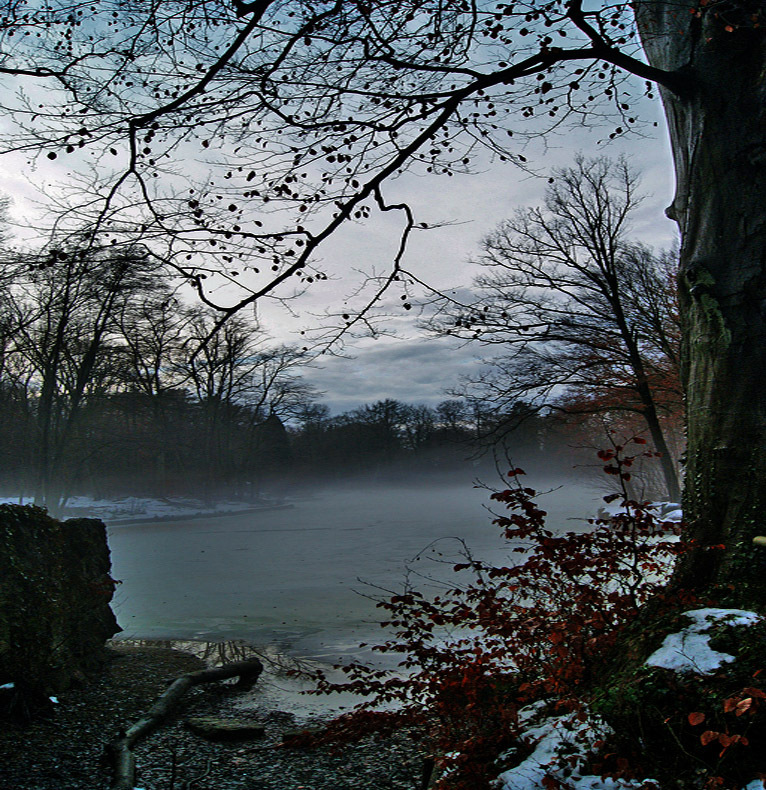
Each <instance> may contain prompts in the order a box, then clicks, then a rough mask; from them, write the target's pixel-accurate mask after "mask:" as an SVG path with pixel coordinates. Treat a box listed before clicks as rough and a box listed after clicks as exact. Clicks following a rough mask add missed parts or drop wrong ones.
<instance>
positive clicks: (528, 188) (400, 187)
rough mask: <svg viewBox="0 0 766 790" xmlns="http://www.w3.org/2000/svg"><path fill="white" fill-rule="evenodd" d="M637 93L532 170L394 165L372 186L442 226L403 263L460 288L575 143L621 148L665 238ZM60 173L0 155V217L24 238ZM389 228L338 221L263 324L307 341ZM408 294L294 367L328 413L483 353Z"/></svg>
mask: <svg viewBox="0 0 766 790" xmlns="http://www.w3.org/2000/svg"><path fill="white" fill-rule="evenodd" d="M643 102H644V107H643V113H642V115H643V118H644V120H645V121H646V122H647V123H646V125H645V127H644V129H643V135H644V136H638V135H636V136H634V137H625V138H618V140H617V141H614V142H608V143H604V141H603V139H602V138H603V137H605V136H606V135H605V134H603V133H602V132H601V131H600V130H591V131H588V130H585V129H581V130H574V131H569V132H567V133H566V134H565V135H560V136H558V137H553V138H550V137H549V138H547V139H546V140H544V141H543V140H542V139H541V140H539V141H538V144H535V142H534V141H532V142H531V143H530V144H529V146H528V149H527V150H525V151H524V153H525V154H526V156H527V158H528V160H529V163H530V165H531V166H532V167H533V168H534V169H536V171H537V172H538V173H539V176H537V177H536V176H533V175H529V174H528V173H525V172H523V171H521V170H519V169H517V168H515V167H514V166H513V165H510V164H507V163H500V162H494V163H492V162H484V163H481V162H478V163H476V165H475V171H476V172H474V173H473V174H471V175H456V176H453V177H451V178H448V177H446V176H415V175H413V174H405V175H404V176H402V177H400V178H399V179H397V180H395V181H392V182H390V183H389V184H388V185H386V186H385V188H384V195H385V197H386V199H387V200H388V201H389V202H398V201H401V200H406V201H407V202H408V203H409V204H410V206H411V207H412V208H413V209H414V211H415V215H416V219H417V221H418V222H426V223H428V224H429V225H431V226H433V225H439V224H441V225H442V226H441V227H436V228H432V229H429V230H426V231H418V232H417V233H414V234H413V236H412V238H411V240H410V243H409V245H408V249H407V253H406V257H405V260H404V265H405V268H407V269H409V270H411V271H413V272H415V273H416V274H417V276H418V277H420V278H421V279H422V280H424V281H426V282H428V283H429V284H430V285H432V286H433V287H435V288H438V289H441V290H444V289H453V288H466V287H468V286H470V283H471V280H472V278H473V276H474V275H475V273H476V268H475V267H474V266H472V264H471V261H470V259H471V257H472V256H475V255H476V253H477V251H478V249H479V244H480V241H481V239H482V238H483V237H484V236H485V235H486V234H487V233H488V232H489V231H491V230H492V229H493V228H494V227H495V226H496V225H497V224H498V223H499V222H500V221H501V220H502V219H504V218H505V217H507V216H509V215H510V214H511V213H512V212H513V211H514V210H515V209H517V208H519V207H522V206H531V205H537V204H539V203H540V202H541V200H542V196H543V193H544V190H545V186H546V176H547V175H548V173H549V171H550V170H551V169H552V168H554V167H562V166H563V167H566V166H568V165H570V164H571V163H572V161H573V157H574V155H575V153H577V152H582V153H583V154H585V155H586V156H598V155H602V154H603V155H607V156H612V157H616V156H618V155H620V154H622V153H624V154H627V155H628V156H629V157H630V159H631V162H632V164H633V166H634V167H635V168H636V169H638V170H639V171H640V172H641V173H642V188H643V191H644V192H645V193H646V194H647V199H646V201H645V202H644V204H643V205H642V206H641V208H640V209H639V211H638V212H637V213H636V216H635V222H634V235H635V238H636V239H640V240H641V241H643V242H645V243H648V244H651V245H653V246H655V247H668V246H670V245H671V244H672V243H673V240H674V238H675V226H674V224H673V223H671V222H670V221H669V220H667V219H666V218H665V216H664V213H663V210H664V207H665V206H667V205H668V204H669V203H670V201H671V199H672V190H673V177H672V165H671V160H670V154H669V150H668V145H667V141H666V131H665V128H664V122H663V121H662V117H661V108H660V107H659V104H658V103H650V102H649V101H648V100H646V99H644V100H643ZM652 122H656V123H657V127H653V126H652ZM66 177H67V173H66V171H65V170H64V169H59V167H58V163H56V165H49V164H45V165H42V166H40V167H38V168H37V169H31V168H30V166H29V165H28V164H27V163H26V161H25V159H24V158H23V157H21V156H18V155H6V156H5V157H3V159H2V160H0V191H2V192H4V193H5V194H7V195H9V196H10V197H11V199H12V206H11V216H12V219H13V220H14V221H15V223H16V225H17V231H18V233H19V235H20V237H21V238H30V236H34V231H33V229H31V228H30V223H31V224H34V219H33V218H34V217H37V216H39V215H40V206H41V205H44V204H45V202H46V196H47V195H50V194H53V193H54V191H55V189H56V187H55V183H56V182H57V181H59V182H60V181H62V180H65V179H66ZM400 227H401V226H400V217H397V216H395V215H394V213H389V214H385V215H378V216H375V215H373V216H372V218H371V219H370V221H368V222H366V223H365V224H351V225H348V226H347V227H346V228H344V229H342V230H341V231H340V232H339V233H337V234H336V235H335V236H334V237H333V238H332V239H331V240H330V241H329V242H328V243H326V244H325V245H324V246H323V247H322V248H321V250H320V264H322V265H324V266H326V269H327V271H328V272H330V273H331V275H330V279H329V280H328V281H327V282H324V283H318V284H315V286H313V287H312V289H311V291H309V292H308V293H306V294H304V295H302V296H301V297H300V299H297V300H295V301H294V302H293V303H292V305H291V306H292V308H293V309H294V310H295V312H296V313H297V314H296V315H290V313H289V312H285V310H284V309H282V308H281V307H280V306H278V305H275V304H271V303H268V302H263V303H261V304H259V306H258V314H259V316H260V319H261V321H262V323H263V325H264V326H265V328H266V329H267V330H268V331H269V332H270V334H271V335H272V336H273V337H274V338H275V339H276V340H278V341H280V342H287V343H290V344H296V345H300V346H303V345H306V344H308V345H309V346H312V342H313V340H314V339H315V338H316V336H317V334H318V333H317V327H321V326H323V325H326V323H327V322H326V320H325V319H324V318H323V314H324V313H325V312H327V311H328V309H329V310H330V311H333V312H336V313H339V312H343V311H345V310H349V311H350V312H353V310H354V307H358V306H359V305H360V304H361V303H360V302H359V301H358V300H357V301H355V300H354V299H349V298H348V297H349V288H350V285H349V282H350V281H351V280H350V279H349V277H346V276H344V272H350V271H355V270H363V271H366V272H369V271H371V270H372V271H378V272H381V273H384V272H386V271H387V269H388V267H389V266H390V262H391V259H392V257H393V255H394V253H395V250H396V246H397V244H398V231H399V230H400ZM418 296H419V294H418V293H417V292H413V293H412V294H411V298H410V300H409V301H411V302H412V304H413V309H412V310H410V311H404V310H403V309H402V302H401V301H400V292H397V293H392V294H391V295H390V298H387V300H386V301H385V302H384V304H383V305H382V307H381V309H380V311H379V312H380V313H381V314H382V316H383V318H382V319H381V321H380V323H379V324H378V326H379V328H381V329H384V330H385V332H386V334H384V335H383V336H381V337H379V338H377V339H372V338H357V339H354V338H347V340H346V344H345V347H344V348H343V353H342V355H338V354H325V355H323V356H322V357H321V358H319V360H318V361H317V363H316V365H315V366H314V367H312V368H311V369H309V370H307V371H306V373H305V378H306V379H307V380H308V381H309V382H310V383H312V384H313V385H314V386H315V387H316V388H317V389H318V390H320V391H321V392H322V393H323V395H322V398H321V399H322V400H323V401H324V402H325V403H327V404H328V406H330V408H331V410H332V412H333V413H339V412H342V411H346V410H348V409H352V408H355V407H357V406H359V405H361V404H364V403H370V402H372V401H375V400H379V399H383V398H396V399H398V400H401V401H405V402H408V403H418V404H420V403H423V404H428V405H435V404H436V403H438V402H439V401H441V400H444V399H445V398H447V397H449V396H448V395H447V394H446V391H447V390H448V389H449V388H450V387H454V386H455V385H456V384H458V382H459V379H460V377H461V376H465V375H468V376H470V375H471V373H472V372H473V371H475V370H476V369H477V367H478V365H479V364H480V363H479V359H480V357H481V356H482V355H483V354H485V353H486V350H485V349H484V348H482V347H481V346H480V345H478V344H468V345H458V344H457V343H456V341H454V340H451V339H444V338H431V337H425V336H424V335H423V333H422V332H421V331H420V330H419V329H418V327H417V317H418Z"/></svg>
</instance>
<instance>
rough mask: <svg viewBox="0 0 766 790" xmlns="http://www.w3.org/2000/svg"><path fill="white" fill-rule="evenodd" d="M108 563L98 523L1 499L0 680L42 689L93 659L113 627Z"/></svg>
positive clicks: (83, 670) (82, 670) (52, 688)
mask: <svg viewBox="0 0 766 790" xmlns="http://www.w3.org/2000/svg"><path fill="white" fill-rule="evenodd" d="M110 569H111V563H110V559H109V548H108V546H107V540H106V527H105V526H104V523H103V522H101V521H98V520H97V519H85V518H80V519H70V520H69V521H65V522H63V523H62V522H60V521H57V520H56V519H53V518H51V517H50V516H48V514H47V513H46V511H44V510H42V509H40V508H37V507H33V506H19V505H0V686H3V685H5V686H6V687H7V688H13V689H16V690H17V691H20V690H24V691H25V692H27V693H28V694H31V695H33V696H34V695H49V694H52V693H55V692H56V691H60V690H61V689H63V688H66V687H67V686H68V685H70V684H71V683H72V682H73V681H77V680H80V679H82V677H83V676H84V675H85V674H87V673H88V672H89V671H90V670H92V669H94V668H95V667H96V666H97V665H98V664H99V662H100V661H101V660H102V658H103V656H104V654H105V651H104V642H105V641H106V640H107V639H109V638H110V637H111V636H113V635H114V634H115V633H117V632H118V631H119V630H120V627H119V626H118V625H117V622H116V620H115V618H114V614H113V613H112V610H111V608H110V607H109V602H110V601H111V599H112V595H113V593H114V585H115V582H114V580H113V579H112V578H111V576H110V575H109V572H110ZM11 684H12V685H11Z"/></svg>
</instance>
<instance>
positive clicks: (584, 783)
mask: <svg viewBox="0 0 766 790" xmlns="http://www.w3.org/2000/svg"><path fill="white" fill-rule="evenodd" d="M542 707H543V706H542V705H541V704H540V703H535V704H534V705H530V706H529V707H528V708H524V709H522V710H521V711H519V719H520V720H521V721H522V722H525V721H527V722H529V723H530V725H531V726H530V727H529V728H528V729H527V730H526V732H525V733H524V740H526V741H527V742H531V743H532V744H534V751H533V752H532V753H531V754H530V755H529V756H528V757H526V758H525V759H524V760H523V761H522V762H521V763H519V765H517V766H516V767H515V768H511V769H510V770H508V771H505V772H503V773H502V774H500V776H499V777H498V778H497V785H496V786H497V790H540V788H541V787H545V784H544V782H543V779H544V778H545V777H546V776H548V777H550V778H552V779H556V780H558V781H559V782H561V783H562V784H563V785H564V786H565V787H567V788H572V790H628V788H634V789H636V790H637V788H650V787H658V786H657V785H656V783H654V782H653V780H650V779H647V780H643V781H637V780H634V779H610V778H609V777H605V778H602V777H600V776H592V775H590V774H583V773H582V762H583V759H584V758H585V756H586V755H587V754H588V753H590V752H593V751H594V749H595V748H596V744H597V742H598V741H601V740H603V739H604V738H605V737H606V736H607V735H609V733H610V732H611V729H610V728H609V726H608V725H607V724H606V723H605V722H603V721H602V720H601V719H599V718H598V717H595V716H588V717H587V718H586V719H585V720H584V721H579V720H578V718H577V716H576V714H574V713H569V714H566V715H564V716H551V717H548V718H545V719H543V720H542V721H541V722H540V723H539V724H536V725H533V722H534V720H535V719H536V718H537V717H538V715H539V713H540V710H541V708H542Z"/></svg>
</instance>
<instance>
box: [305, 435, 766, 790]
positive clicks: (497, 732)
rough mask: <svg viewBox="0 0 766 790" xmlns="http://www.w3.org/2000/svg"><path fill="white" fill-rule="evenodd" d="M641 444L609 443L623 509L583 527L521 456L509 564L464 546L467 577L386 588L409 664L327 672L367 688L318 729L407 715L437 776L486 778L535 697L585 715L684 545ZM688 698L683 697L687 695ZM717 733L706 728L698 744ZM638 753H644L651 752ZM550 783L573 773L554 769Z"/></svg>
mask: <svg viewBox="0 0 766 790" xmlns="http://www.w3.org/2000/svg"><path fill="white" fill-rule="evenodd" d="M644 444H645V440H644V439H642V438H641V437H632V438H631V439H629V440H628V441H627V442H624V443H622V444H621V445H620V444H615V445H614V446H613V447H612V448H611V449H609V450H606V451H601V452H600V453H599V459H600V461H601V462H602V464H603V466H604V471H605V472H606V473H607V474H609V475H611V476H613V477H614V478H615V479H616V480H617V481H618V482H619V483H620V486H621V488H622V494H614V495H610V496H607V497H604V499H605V500H606V501H607V502H614V501H617V502H618V504H619V509H618V511H617V512H616V513H615V514H614V515H612V516H610V517H608V518H603V519H594V520H592V521H591V523H590V528H588V529H586V530H584V531H582V532H567V533H565V534H557V533H555V532H553V531H552V530H550V529H548V528H547V527H546V512H545V511H544V510H543V509H541V508H540V507H539V505H538V504H537V502H536V497H537V492H536V491H535V490H534V489H532V488H530V487H528V486H526V485H525V484H524V483H523V482H522V481H523V475H524V472H523V471H522V470H521V469H513V470H511V471H510V472H509V473H508V476H507V479H508V487H507V488H505V489H504V490H502V491H497V492H495V493H493V494H492V499H493V500H494V502H495V503H497V504H499V505H502V506H504V508H505V511H506V512H505V513H503V514H502V515H499V516H498V517H497V518H496V519H495V520H494V524H495V525H497V527H499V529H500V530H502V533H503V535H504V537H505V539H506V540H507V545H508V561H507V564H505V565H493V564H490V563H487V562H484V561H481V560H478V559H475V558H473V557H471V556H467V557H466V559H465V562H461V563H459V564H456V565H455V567H454V570H455V571H456V574H457V576H456V579H460V580H461V581H460V582H458V581H456V583H455V584H454V585H453V586H451V587H450V588H449V589H447V590H446V591H443V592H441V593H440V594H437V595H432V596H426V595H425V594H424V593H422V592H420V591H418V590H417V589H414V588H412V587H411V586H407V587H406V588H405V589H404V590H403V591H402V592H400V593H398V594H395V595H392V596H391V597H390V598H387V599H385V600H381V601H380V602H379V603H378V606H379V607H380V608H381V609H383V610H384V611H385V612H386V614H387V619H386V621H385V623H384V624H383V625H384V626H385V628H386V629H387V630H388V631H389V633H391V637H390V638H389V639H388V640H387V641H385V642H384V643H383V644H380V645H378V646H376V647H375V648H373V649H374V650H376V651H378V652H380V653H386V654H393V655H395V656H398V657H399V668H400V671H399V672H397V673H396V674H391V673H388V672H386V671H383V670H377V669H374V668H370V667H367V666H365V665H362V664H359V663H355V664H349V665H346V666H343V667H340V668H341V669H342V670H343V671H344V673H345V675H346V678H347V679H346V680H345V681H344V682H341V683H337V682H330V681H329V680H328V679H327V677H326V676H324V675H323V674H322V673H318V674H317V691H316V693H332V692H336V691H351V692H355V693H356V694H359V695H361V696H363V697H364V700H363V701H362V702H361V703H360V704H359V705H357V706H356V708H355V709H354V710H352V711H351V712H348V713H346V714H343V715H341V716H339V717H338V718H336V719H335V720H333V721H332V722H331V723H330V724H329V725H328V727H327V729H326V730H325V732H324V733H323V734H322V735H321V736H313V738H314V740H315V741H316V740H317V738H319V739H320V740H322V741H323V742H328V741H344V742H347V741H350V740H354V739H357V738H360V737H363V736H364V735H367V734H370V733H372V732H375V733H379V734H386V733H388V732H391V731H394V730H399V729H401V728H407V729H408V731H410V732H412V733H417V734H418V736H417V737H421V738H422V739H423V740H424V743H423V749H424V753H428V754H431V755H432V756H433V759H434V760H435V762H436V765H437V769H438V770H437V774H436V776H438V777H439V778H438V779H437V780H436V781H435V782H434V784H433V785H432V787H434V788H436V790H447V788H449V790H479V788H482V787H488V786H489V785H490V782H491V781H492V780H493V779H494V778H495V777H497V775H498V773H499V770H498V764H497V762H496V760H497V758H498V756H500V755H501V754H502V753H503V752H507V751H509V750H511V749H512V750H513V752H514V755H515V758H516V759H517V761H518V759H521V758H523V756H524V755H525V754H526V753H529V751H530V750H531V747H532V745H533V744H530V743H528V742H527V741H526V740H525V737H524V730H525V726H524V723H523V722H520V720H519V712H520V711H521V710H522V709H523V708H525V706H529V705H530V704H531V703H541V704H542V703H543V702H544V703H545V705H546V706H547V710H548V711H549V712H550V713H551V714H564V713H571V714H573V715H574V716H576V717H580V718H581V719H583V720H584V719H585V718H586V716H587V715H588V714H587V710H588V704H589V703H590V701H591V700H592V697H593V693H594V689H597V688H598V687H599V683H600V681H603V673H604V672H605V670H606V667H607V663H608V661H610V660H612V659H613V656H614V652H615V647H616V646H618V647H619V640H620V639H621V637H622V636H624V635H625V633H626V629H628V628H629V627H630V625H631V624H632V623H633V622H634V621H635V620H636V618H637V617H638V615H639V610H640V609H641V607H642V605H643V604H644V603H646V602H647V601H648V600H650V599H652V601H653V606H656V607H658V608H657V611H662V610H663V600H664V585H665V583H666V581H667V579H668V576H669V573H670V570H671V568H672V565H673V560H674V558H675V557H676V555H677V554H678V553H679V552H680V551H682V548H681V546H682V544H681V543H680V541H679V539H678V536H677V533H678V529H679V527H678V525H677V524H675V523H669V522H663V521H661V520H660V519H659V518H658V516H657V515H656V511H655V509H654V507H653V506H652V505H651V504H650V503H648V502H640V501H636V500H633V499H630V498H629V496H628V493H627V483H628V481H629V480H630V468H631V466H632V465H633V463H634V461H636V460H637V459H638V458H639V457H641V456H646V455H653V454H652V453H649V452H648V451H646V449H645V448H644V447H642V445H644ZM466 576H467V577H468V581H462V579H463V577H466ZM677 597H678V591H675V593H674V600H673V601H668V602H667V607H666V608H667V609H672V608H673V607H674V606H675V607H676V608H677V606H678V603H679V601H678V599H677ZM685 603H688V602H685ZM673 682H675V681H673ZM666 685H667V684H666ZM670 685H672V683H671V684H670ZM742 693H743V694H745V693H747V692H746V691H743V692H742ZM751 697H752V698H753V702H752V703H742V702H741V701H742V700H744V699H748V697H742V696H741V695H740V697H738V700H739V701H738V703H737V704H740V703H741V704H740V708H741V709H744V713H743V715H749V714H747V711H749V710H751V708H757V707H758V706H759V705H760V701H761V698H760V696H758V695H751ZM681 698H683V695H681ZM694 699H695V704H697V701H696V698H694ZM680 704H681V708H682V709H683V704H684V703H683V699H682V702H681V703H680ZM729 704H730V703H729ZM748 705H749V706H750V707H748ZM381 707H383V708H384V710H379V709H380V708H381ZM602 707H603V708H605V709H607V708H608V707H609V706H608V705H602ZM616 709H617V708H616V707H614V710H613V711H612V712H614V711H615V710H616ZM691 712H693V713H695V714H698V715H695V716H694V717H692V718H691V719H689V720H688V721H686V722H685V725H686V727H687V729H688V730H689V732H690V733H691V735H690V736H689V737H690V738H691V739H692V740H694V739H695V738H699V735H698V734H697V733H694V732H692V729H693V728H692V724H691V723H692V722H697V723H698V722H699V721H700V719H699V716H700V715H701V712H699V711H697V710H693V709H688V708H687V709H685V712H684V716H687V714H688V713H691ZM735 712H736V711H735ZM718 726H719V725H718V723H716V727H718ZM628 729H629V727H628ZM711 731H712V732H716V733H718V732H719V730H717V729H716V730H711ZM687 735H688V733H687ZM637 737H639V738H640V733H639V734H638V735H637ZM711 738H712V736H711V735H705V736H704V738H703V739H702V741H703V743H702V744H701V746H700V748H702V747H703V746H704V747H707V746H709V745H710V742H711V741H710V739H711ZM716 738H717V740H716V743H717V744H718V747H720V746H721V745H722V744H725V743H728V741H727V737H726V735H725V734H724V737H723V739H721V738H719V737H718V735H716ZM705 739H708V741H707V743H704V741H705ZM686 740H687V741H689V738H687V739H686ZM689 743H691V741H689ZM718 747H715V748H718ZM684 748H686V747H684ZM690 748H692V749H693V748H694V746H693V745H692V746H691V747H690ZM633 751H634V752H635V749H634V750H633ZM593 765H595V766H596V768H597V770H598V772H599V773H602V774H605V775H612V776H615V777H630V776H633V775H635V772H634V771H633V769H632V768H631V766H630V765H629V763H628V761H627V760H626V759H625V758H622V757H620V758H618V759H611V760H610V759H609V756H607V757H606V758H604V759H600V760H598V759H597V760H595V761H594V762H593ZM636 766H637V767H640V768H646V767H647V766H646V765H644V764H642V763H641V761H640V760H638V761H636ZM711 770H712V769H711ZM706 776H708V777H712V776H714V774H713V773H710V771H708V772H707V774H706ZM546 781H547V780H546ZM711 781H713V780H712V779H711ZM546 786H549V787H565V786H566V785H565V784H561V783H560V782H559V781H558V780H555V779H553V778H551V779H550V781H547V784H546ZM687 786H692V785H687ZM696 786H699V787H712V786H713V785H705V784H698V785H696ZM715 786H721V787H722V786H724V785H723V784H720V785H715Z"/></svg>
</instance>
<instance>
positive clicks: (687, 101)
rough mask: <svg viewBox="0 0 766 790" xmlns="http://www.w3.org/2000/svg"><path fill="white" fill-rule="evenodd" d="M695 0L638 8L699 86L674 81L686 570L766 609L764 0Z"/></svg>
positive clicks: (663, 58) (657, 46) (671, 115)
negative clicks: (760, 541) (765, 546)
mask: <svg viewBox="0 0 766 790" xmlns="http://www.w3.org/2000/svg"><path fill="white" fill-rule="evenodd" d="M692 5H693V4H691V3H690V4H689V7H688V8H687V7H685V6H684V4H678V3H677V2H657V1H650V0H646V1H645V2H639V3H637V5H636V17H637V21H638V25H639V30H640V33H641V37H642V41H643V44H644V48H645V51H646V53H647V57H648V59H649V61H650V63H651V64H652V65H653V66H657V67H659V68H662V69H667V70H671V71H678V72H680V73H682V74H683V75H684V76H685V78H686V85H687V89H686V90H685V91H682V93H681V95H679V94H675V93H671V92H669V91H663V101H664V104H665V110H666V114H667V118H668V124H669V128H670V137H671V144H672V149H673V155H674V159H675V167H676V178H677V192H676V197H675V199H674V201H673V204H672V206H670V208H669V209H668V215H669V216H671V217H672V218H673V219H675V220H676V221H677V222H678V225H679V228H680V231H681V239H682V246H681V261H680V284H679V287H680V307H681V316H682V322H683V334H684V344H683V351H682V355H683V361H682V375H683V380H684V385H685V390H686V398H687V404H686V409H687V422H688V451H687V467H686V481H685V493H684V508H685V512H686V516H687V519H688V521H689V522H690V529H691V535H692V537H694V538H695V539H696V541H698V548H696V549H695V550H693V551H692V552H691V553H690V554H689V555H688V556H687V558H686V559H685V561H684V562H683V563H682V564H681V567H680V568H679V572H678V581H679V582H680V583H681V584H683V585H684V586H687V587H692V588H697V589H704V590H711V589H715V590H716V592H717V593H719V594H720V593H724V596H725V597H726V598H728V599H729V600H730V601H732V602H735V603H738V604H742V605H748V606H760V607H763V606H764V605H766V574H764V572H763V568H762V567H761V563H760V561H759V560H760V557H759V556H757V553H758V552H759V551H760V550H759V549H755V548H754V547H753V544H752V539H753V537H754V536H755V535H759V534H764V533H766V519H765V518H764V514H766V510H765V508H766V452H764V450H766V447H764V445H765V444H766V320H765V319H766V315H765V308H766V271H765V268H766V84H765V80H766V74H765V71H764V69H765V68H766V32H765V31H764V30H763V29H759V28H754V27H753V25H752V23H751V20H752V14H753V13H754V12H755V11H756V10H757V9H758V7H760V2H759V0H757V1H756V0H737V1H735V2H731V3H717V4H710V6H711V8H710V9H709V10H705V8H703V10H702V15H701V16H697V15H695V14H693V13H690V10H691V6H692ZM694 5H697V4H694ZM727 28H728V29H727ZM719 546H725V548H718V547H719Z"/></svg>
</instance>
